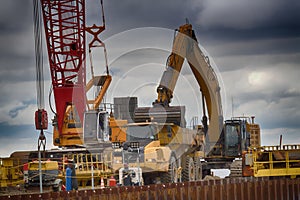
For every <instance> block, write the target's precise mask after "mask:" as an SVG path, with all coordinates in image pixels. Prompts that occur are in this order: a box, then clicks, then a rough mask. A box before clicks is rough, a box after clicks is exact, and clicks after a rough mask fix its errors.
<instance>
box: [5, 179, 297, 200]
mask: <svg viewBox="0 0 300 200" xmlns="http://www.w3.org/2000/svg"><path fill="white" fill-rule="evenodd" d="M2 199H32V200H35V199H55V200H63V199H69V200H73V199H74V200H75V199H83V200H84V199H87V200H99V199H106V200H108V199H109V200H123V199H127V200H134V199H143V200H160V199H166V200H167V199H168V200H169V199H170V200H176V199H186V200H197V199H201V200H240V199H243V200H261V199H262V200H282V199H300V179H299V178H297V179H284V178H281V179H273V180H268V178H252V177H250V178H234V179H221V180H207V181H198V182H185V183H172V184H157V185H149V186H136V187H114V188H105V189H95V190H80V191H70V192H50V193H44V194H31V195H29V194H26V195H15V196H0V200H2Z"/></svg>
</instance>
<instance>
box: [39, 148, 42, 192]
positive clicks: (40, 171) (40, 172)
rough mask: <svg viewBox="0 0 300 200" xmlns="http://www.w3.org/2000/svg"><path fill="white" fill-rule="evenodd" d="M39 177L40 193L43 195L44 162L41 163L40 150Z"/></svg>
mask: <svg viewBox="0 0 300 200" xmlns="http://www.w3.org/2000/svg"><path fill="white" fill-rule="evenodd" d="M38 154H39V155H38V156H39V177H40V193H43V180H42V161H41V150H40V148H39V153H38Z"/></svg>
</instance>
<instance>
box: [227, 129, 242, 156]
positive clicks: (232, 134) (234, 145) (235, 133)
mask: <svg viewBox="0 0 300 200" xmlns="http://www.w3.org/2000/svg"><path fill="white" fill-rule="evenodd" d="M240 140H241V131H240V124H239V123H227V124H226V128H225V155H226V156H237V155H238V154H239V153H240V152H241V146H240Z"/></svg>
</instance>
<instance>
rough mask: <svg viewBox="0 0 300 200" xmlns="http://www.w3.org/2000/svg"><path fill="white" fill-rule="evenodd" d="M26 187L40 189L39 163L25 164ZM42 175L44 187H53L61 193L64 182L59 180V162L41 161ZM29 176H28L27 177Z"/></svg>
mask: <svg viewBox="0 0 300 200" xmlns="http://www.w3.org/2000/svg"><path fill="white" fill-rule="evenodd" d="M23 172H24V181H25V187H26V188H29V187H38V186H39V185H40V176H39V173H40V169H39V161H32V162H29V163H26V164H24V171H23ZM41 173H42V183H43V186H46V187H52V189H53V190H54V191H60V190H61V186H62V180H61V179H59V174H60V170H59V164H58V162H57V161H50V160H47V161H41ZM27 174H28V175H27Z"/></svg>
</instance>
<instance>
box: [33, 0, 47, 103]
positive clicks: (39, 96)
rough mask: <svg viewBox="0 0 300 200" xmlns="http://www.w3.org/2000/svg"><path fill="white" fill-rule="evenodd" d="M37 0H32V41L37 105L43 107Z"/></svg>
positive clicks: (39, 17)
mask: <svg viewBox="0 0 300 200" xmlns="http://www.w3.org/2000/svg"><path fill="white" fill-rule="evenodd" d="M38 2H39V1H38V0H33V9H34V17H33V20H34V41H35V64H36V89H37V107H38V109H44V107H45V100H44V74H43V46H42V33H41V30H42V17H41V8H40V4H39V3H38Z"/></svg>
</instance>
